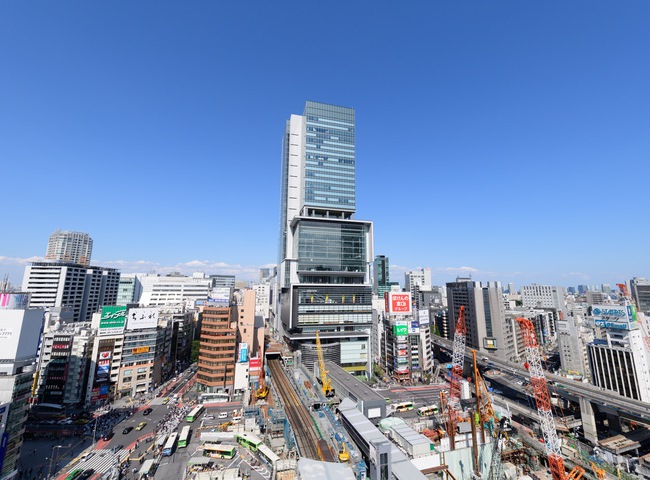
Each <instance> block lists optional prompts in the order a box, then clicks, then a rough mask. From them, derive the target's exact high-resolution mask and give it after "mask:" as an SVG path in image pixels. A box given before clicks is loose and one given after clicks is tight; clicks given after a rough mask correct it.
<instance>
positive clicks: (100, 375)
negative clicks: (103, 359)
mask: <svg viewBox="0 0 650 480" xmlns="http://www.w3.org/2000/svg"><path fill="white" fill-rule="evenodd" d="M109 368H110V365H97V375H96V376H95V380H96V381H97V382H105V381H106V380H108V370H109Z"/></svg>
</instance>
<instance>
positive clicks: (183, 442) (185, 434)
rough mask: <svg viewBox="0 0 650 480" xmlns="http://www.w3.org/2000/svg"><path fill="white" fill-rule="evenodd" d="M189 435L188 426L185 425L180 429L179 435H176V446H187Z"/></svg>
mask: <svg viewBox="0 0 650 480" xmlns="http://www.w3.org/2000/svg"><path fill="white" fill-rule="evenodd" d="M189 437H190V426H189V425H185V426H184V427H183V429H182V430H181V436H180V437H178V448H183V447H187V442H188V441H189Z"/></svg>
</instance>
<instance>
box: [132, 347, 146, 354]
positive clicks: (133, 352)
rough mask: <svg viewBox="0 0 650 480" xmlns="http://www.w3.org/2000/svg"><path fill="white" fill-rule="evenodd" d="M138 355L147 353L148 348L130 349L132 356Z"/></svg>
mask: <svg viewBox="0 0 650 480" xmlns="http://www.w3.org/2000/svg"><path fill="white" fill-rule="evenodd" d="M140 353H149V347H135V348H133V349H131V354H132V355H138V354H140Z"/></svg>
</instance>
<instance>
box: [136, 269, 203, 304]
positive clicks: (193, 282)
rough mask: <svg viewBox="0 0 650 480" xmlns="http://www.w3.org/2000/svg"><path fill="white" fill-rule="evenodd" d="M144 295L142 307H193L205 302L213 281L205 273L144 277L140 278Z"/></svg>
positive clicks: (141, 300)
mask: <svg viewBox="0 0 650 480" xmlns="http://www.w3.org/2000/svg"><path fill="white" fill-rule="evenodd" d="M140 283H141V284H142V295H141V296H140V302H139V303H140V305H144V306H150V307H155V306H158V307H162V306H165V305H182V304H187V305H188V306H189V307H193V306H194V304H195V302H196V301H197V300H198V301H203V302H205V301H206V300H207V299H208V297H209V293H210V289H211V288H212V283H213V281H212V279H211V278H209V277H207V276H206V275H205V274H204V273H201V272H195V273H194V274H192V276H191V277H188V276H185V275H181V274H180V273H172V274H169V275H166V276H164V277H161V276H160V275H144V276H142V277H140Z"/></svg>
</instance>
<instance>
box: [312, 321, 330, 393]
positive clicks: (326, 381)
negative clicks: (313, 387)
mask: <svg viewBox="0 0 650 480" xmlns="http://www.w3.org/2000/svg"><path fill="white" fill-rule="evenodd" d="M316 351H317V352H318V366H319V368H320V383H321V387H322V388H323V393H324V394H325V396H326V397H327V398H331V397H333V396H334V389H333V388H332V380H331V379H330V378H329V377H328V376H327V373H328V372H327V370H326V369H325V357H324V355H323V348H322V347H321V344H320V336H319V335H318V330H316Z"/></svg>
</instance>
